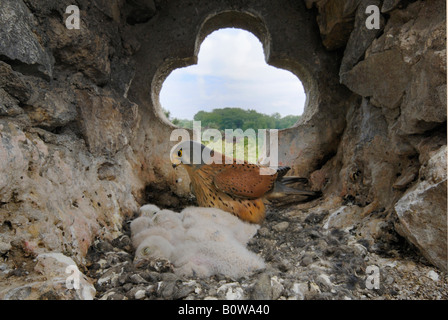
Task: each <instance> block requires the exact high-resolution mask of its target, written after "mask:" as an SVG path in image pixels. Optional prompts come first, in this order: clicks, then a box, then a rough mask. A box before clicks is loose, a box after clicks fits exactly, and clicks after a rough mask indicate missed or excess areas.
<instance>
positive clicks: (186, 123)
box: [171, 108, 300, 131]
mask: <svg viewBox="0 0 448 320" xmlns="http://www.w3.org/2000/svg"><path fill="white" fill-rule="evenodd" d="M299 118H300V116H293V115H289V116H286V117H283V118H282V117H281V115H280V114H279V113H278V112H276V113H274V114H272V115H266V114H263V113H259V112H257V111H255V110H244V109H241V108H222V109H213V111H210V112H208V111H199V112H198V113H196V114H195V116H194V120H195V121H201V126H202V128H203V129H207V128H213V129H218V130H225V129H242V130H243V131H245V130H246V129H254V130H258V129H285V128H289V127H292V126H293V125H294V124H295V123H296V122H297V120H299ZM171 121H172V123H173V124H175V125H177V126H179V127H182V128H192V121H190V120H180V119H177V118H174V119H171Z"/></svg>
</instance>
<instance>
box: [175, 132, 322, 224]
mask: <svg viewBox="0 0 448 320" xmlns="http://www.w3.org/2000/svg"><path fill="white" fill-rule="evenodd" d="M170 159H171V162H172V165H173V168H176V167H177V166H179V165H180V166H182V167H184V168H185V169H186V170H187V172H188V175H189V177H190V180H191V185H190V186H191V191H192V193H193V194H194V195H195V196H196V200H197V203H198V205H199V206H201V207H215V208H219V209H221V210H224V211H227V212H230V213H232V214H234V215H236V216H237V217H239V218H240V219H242V220H244V221H248V222H251V223H258V224H260V223H262V222H263V220H264V218H265V214H266V209H265V205H264V202H263V199H278V198H280V197H287V198H288V197H291V196H299V197H301V199H302V200H305V199H309V198H315V197H316V196H317V195H318V193H316V192H312V191H303V190H297V189H293V188H290V187H287V186H286V184H291V183H295V182H298V181H301V180H303V178H298V177H285V174H286V173H287V172H288V171H289V169H290V168H289V167H279V168H278V169H276V170H274V169H270V168H267V167H263V166H261V165H258V164H251V163H248V162H247V161H244V163H238V162H237V161H236V159H231V158H229V157H227V156H225V155H223V154H221V153H218V152H215V151H214V150H211V149H210V148H207V147H206V146H204V145H203V144H201V143H199V142H196V141H183V142H180V143H178V144H177V145H175V146H174V147H173V148H172V149H171V153H170ZM216 159H220V161H216ZM226 160H227V162H226ZM262 168H265V170H271V171H270V172H269V174H260V170H261V169H262Z"/></svg>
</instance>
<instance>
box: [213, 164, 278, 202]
mask: <svg viewBox="0 0 448 320" xmlns="http://www.w3.org/2000/svg"><path fill="white" fill-rule="evenodd" d="M276 178H277V173H274V174H272V175H261V174H260V167H259V166H257V165H254V164H240V165H228V166H226V167H225V169H223V170H220V172H219V173H217V174H216V175H215V176H214V178H213V183H214V184H215V186H216V188H217V189H218V190H220V191H222V192H225V193H227V194H230V195H233V196H236V197H240V198H248V199H256V198H260V197H262V196H263V195H264V194H265V193H267V192H269V191H270V190H272V188H273V187H274V183H275V180H276Z"/></svg>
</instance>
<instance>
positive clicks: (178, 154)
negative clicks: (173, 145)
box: [177, 149, 182, 157]
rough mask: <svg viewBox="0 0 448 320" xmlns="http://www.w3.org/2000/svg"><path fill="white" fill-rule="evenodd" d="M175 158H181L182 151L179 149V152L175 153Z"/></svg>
mask: <svg viewBox="0 0 448 320" xmlns="http://www.w3.org/2000/svg"><path fill="white" fill-rule="evenodd" d="M177 156H178V157H182V149H179V151H177Z"/></svg>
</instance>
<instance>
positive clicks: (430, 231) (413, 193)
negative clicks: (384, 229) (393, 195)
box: [395, 146, 448, 271]
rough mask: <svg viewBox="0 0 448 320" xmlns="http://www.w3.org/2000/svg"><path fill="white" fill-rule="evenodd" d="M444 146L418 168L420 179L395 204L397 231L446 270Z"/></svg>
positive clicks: (445, 164)
mask: <svg viewBox="0 0 448 320" xmlns="http://www.w3.org/2000/svg"><path fill="white" fill-rule="evenodd" d="M446 166H447V161H446V146H443V147H441V148H440V149H439V150H438V151H436V152H434V155H433V156H432V157H431V158H430V159H429V161H428V163H426V164H424V166H423V167H422V169H420V174H419V182H418V183H417V184H416V185H414V186H413V187H412V188H410V189H409V190H407V191H406V193H405V194H404V195H403V197H402V198H401V199H400V200H399V201H398V202H397V203H396V204H395V210H396V212H397V214H398V218H399V220H400V225H399V228H398V229H397V230H398V231H399V232H400V233H402V234H403V236H405V237H406V238H408V239H409V240H410V241H411V242H412V243H413V244H415V245H416V246H417V247H418V248H420V250H421V251H422V253H423V254H424V256H425V257H426V258H427V259H428V260H429V261H431V262H432V263H433V264H434V265H436V266H438V267H439V268H440V269H442V270H444V271H447V270H448V264H447V242H448V239H447V216H446V214H447V208H446V204H447V201H446V195H447V189H446V176H447V175H446Z"/></svg>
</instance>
